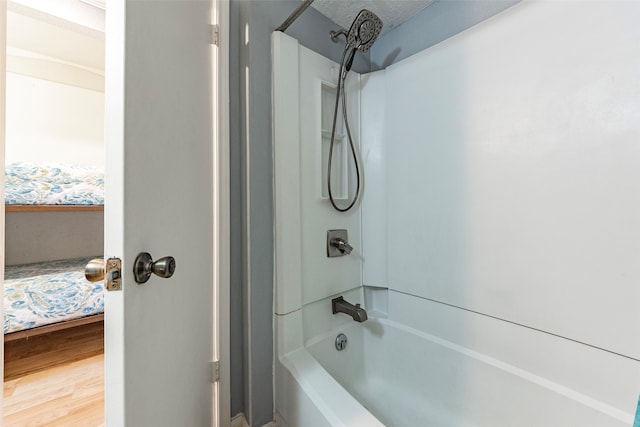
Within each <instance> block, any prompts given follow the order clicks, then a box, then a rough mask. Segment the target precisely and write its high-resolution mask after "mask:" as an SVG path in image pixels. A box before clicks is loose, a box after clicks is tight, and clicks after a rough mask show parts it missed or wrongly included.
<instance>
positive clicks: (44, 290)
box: [4, 257, 104, 338]
mask: <svg viewBox="0 0 640 427" xmlns="http://www.w3.org/2000/svg"><path fill="white" fill-rule="evenodd" d="M90 259H91V257H84V258H74V259H68V260H58V261H48V262H40V263H33V264H25V265H15V266H7V267H6V268H5V275H4V277H5V280H4V310H5V312H4V333H5V336H7V335H12V338H19V337H23V336H26V333H24V331H31V330H35V329H38V331H36V332H37V333H42V332H50V331H52V330H56V329H60V328H61V327H70V326H73V325H79V324H84V323H89V322H92V321H100V320H102V316H99V317H95V316H98V315H101V314H102V313H103V312H104V295H103V283H102V282H97V283H91V282H89V281H87V280H86V279H85V278H84V266H85V265H86V264H87V262H89V260H90ZM92 316H93V317H92ZM47 326H50V327H49V328H46V329H43V328H45V327H47ZM19 332H23V333H19ZM30 333H31V334H33V333H34V331H31V332H30Z"/></svg>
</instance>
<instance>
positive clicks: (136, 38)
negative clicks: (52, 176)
mask: <svg viewBox="0 0 640 427" xmlns="http://www.w3.org/2000/svg"><path fill="white" fill-rule="evenodd" d="M96 2H97V1H96V0H72V1H70V2H67V1H65V2H61V3H65V4H72V3H73V4H80V3H83V4H85V5H90V4H91V3H96ZM54 3H57V2H50V1H39V0H14V1H12V2H10V3H9V12H10V13H12V12H13V7H18V8H20V7H26V8H33V6H34V5H36V4H37V5H40V6H42V5H50V4H54ZM212 3H213V5H214V7H213V8H211V5H210V4H209V3H208V2H202V1H175V2H139V1H129V0H109V9H110V12H109V16H110V17H111V18H109V17H107V20H106V23H105V28H106V34H107V37H106V52H108V58H109V60H108V61H107V66H106V68H107V72H106V73H105V74H106V77H107V78H106V81H105V86H106V88H107V90H106V91H105V93H106V94H107V95H106V96H105V101H104V102H105V103H104V105H105V111H104V118H105V123H106V125H105V149H106V156H105V159H107V160H108V161H106V162H105V178H104V180H105V181H106V183H107V186H106V187H107V189H108V192H109V193H108V202H107V203H106V204H105V208H104V210H103V212H104V217H105V219H104V230H105V231H104V236H105V237H106V238H105V240H104V255H108V256H109V257H111V256H115V257H118V258H120V259H121V260H122V265H123V268H122V270H121V275H122V280H123V287H122V290H120V291H114V292H104V293H103V295H104V301H105V317H104V346H105V348H106V352H105V360H104V366H106V372H107V376H106V378H105V379H104V383H105V385H106V387H105V388H106V395H107V396H109V398H108V399H106V401H105V402H104V405H105V411H104V413H105V414H106V419H104V421H103V422H104V424H105V425H124V424H127V425H136V426H140V427H144V426H151V425H206V424H210V423H211V424H213V425H219V424H220V420H221V419H222V420H224V421H222V423H221V424H222V425H226V424H227V422H228V420H229V418H230V417H229V375H228V372H229V365H228V360H229V357H228V346H224V345H223V346H221V345H220V342H221V341H222V342H227V341H228V328H229V325H228V268H229V260H228V258H227V257H228V254H229V236H228V228H229V227H228V221H229V218H228V198H229V194H228V187H229V185H228V183H229V179H228V111H227V109H226V108H227V107H226V105H227V104H228V95H227V91H228V80H226V79H228V77H227V74H226V73H228V71H225V70H228V64H225V63H221V62H220V61H218V60H217V58H218V57H221V58H226V57H228V50H225V49H226V45H227V43H225V42H226V41H227V40H228V29H227V25H226V23H227V22H228V2H225V1H220V2H218V1H217V0H214V1H213V2H212ZM16 4H18V6H15V5H16ZM58 4H59V3H58ZM12 5H13V6H12ZM6 7H7V2H4V1H2V2H0V24H2V25H0V29H4V28H6V26H5V25H4V22H5V19H6V15H7V12H6ZM125 9H126V18H127V25H126V32H125V25H124V22H125V21H124V16H125V13H124V12H125ZM212 9H213V10H212ZM213 23H217V24H218V25H219V26H218V27H215V26H213V25H212V24H213ZM219 28H223V29H224V31H219V30H218V29H219ZM1 31H2V30H0V32H1ZM214 36H215V37H214ZM215 40H218V41H219V43H220V45H221V46H222V47H220V48H218V47H217V46H216V45H215ZM125 41H126V43H125ZM0 45H1V47H0V51H1V52H0V74H1V77H0V88H1V89H2V91H0V93H1V94H2V95H3V96H4V95H5V94H6V91H5V90H4V89H5V85H6V81H5V80H6V78H7V73H5V72H4V69H5V66H6V61H4V60H5V58H6V55H5V52H4V51H5V50H6V48H7V44H6V40H5V39H4V34H0ZM125 47H126V48H125ZM223 52H226V53H223ZM28 59H29V60H31V59H41V58H31V57H30V58H28ZM26 62H29V61H26ZM225 62H226V61H225ZM182 64H189V66H182ZM63 65H69V64H63ZM63 68H64V67H63ZM212 77H213V82H212ZM212 83H213V84H212ZM125 88H126V91H125ZM0 101H2V100H0ZM3 107H4V102H0V108H3ZM125 107H126V108H125ZM0 113H2V114H0V116H2V120H3V121H2V122H0V127H1V128H2V129H0V131H2V132H0V134H1V135H0V145H4V141H3V140H2V139H3V137H4V135H5V132H4V127H5V123H4V118H5V116H6V115H7V112H6V111H0ZM0 151H2V150H0ZM71 151H72V152H73V154H77V153H75V151H74V150H71ZM125 159H126V161H125ZM2 160H4V159H2ZM2 164H3V165H4V162H2ZM109 189H110V190H109ZM125 189H126V191H125ZM96 211H98V212H99V210H96ZM27 213H28V214H31V213H32V212H27ZM55 213H57V214H62V213H64V214H65V215H66V214H68V212H55ZM1 219H2V220H3V221H2V222H1V223H0V225H4V220H5V218H4V212H3V214H2V218H1ZM74 225H78V227H79V224H77V223H75V222H74ZM0 229H2V232H4V230H5V227H0ZM158 230H162V232H161V233H160V232H158ZM85 240H87V239H85ZM41 241H43V239H40V240H39V242H41ZM85 243H86V242H85ZM141 252H149V253H151V254H153V258H154V259H157V258H159V257H162V256H165V255H171V256H174V257H175V259H176V270H175V274H174V275H173V277H171V278H169V279H161V278H158V277H156V276H152V277H151V279H150V280H149V282H147V283H146V284H144V285H138V284H136V283H135V281H134V278H133V274H132V270H133V269H132V268H131V266H132V265H133V262H134V259H135V258H136V256H137V255H138V254H139V253H141ZM2 255H5V254H4V253H3V254H2ZM2 267H4V263H3V265H2ZM3 273H4V272H3ZM2 276H4V274H2ZM0 277H1V276H0ZM18 305H20V304H18ZM125 370H126V372H127V376H126V380H125V375H124V373H125ZM83 377H84V375H83ZM94 386H95V384H94ZM124 396H136V399H135V402H134V401H133V399H128V400H126V399H124ZM5 403H6V402H5ZM45 424H46V422H45ZM82 425H89V424H87V423H84V422H83V423H82Z"/></svg>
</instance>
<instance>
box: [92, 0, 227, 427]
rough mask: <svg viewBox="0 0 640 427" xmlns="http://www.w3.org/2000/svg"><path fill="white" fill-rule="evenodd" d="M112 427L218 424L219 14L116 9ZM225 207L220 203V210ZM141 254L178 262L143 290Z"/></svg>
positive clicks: (197, 4)
mask: <svg viewBox="0 0 640 427" xmlns="http://www.w3.org/2000/svg"><path fill="white" fill-rule="evenodd" d="M107 3H108V5H107V22H106V55H107V66H106V67H107V68H106V87H105V93H106V109H105V113H106V135H105V141H106V146H107V153H106V155H107V161H106V175H105V180H106V189H105V191H106V200H107V203H106V206H105V257H112V256H113V257H119V258H121V259H122V277H123V280H122V290H121V291H112V292H106V296H105V312H106V316H105V375H106V380H105V384H106V399H105V400H106V425H108V426H122V425H126V426H135V427H144V426H208V425H211V424H213V423H214V422H215V419H216V416H214V415H213V408H214V407H215V405H214V394H215V392H214V390H215V386H214V378H213V377H214V374H213V372H214V368H213V365H212V361H213V360H214V357H215V348H214V344H215V337H214V327H213V325H214V316H215V313H214V306H215V305H216V304H217V303H219V301H217V300H214V297H215V296H216V294H215V293H214V278H215V277H217V274H218V273H217V272H216V271H214V265H217V264H218V263H217V262H216V259H215V256H216V252H214V247H215V246H216V245H217V244H218V243H217V240H216V237H215V236H214V232H215V231H216V227H215V226H214V224H215V223H216V221H218V220H219V218H217V217H216V215H215V213H214V202H215V198H214V194H215V191H214V174H215V173H217V169H216V168H215V167H214V159H215V158H217V157H216V153H215V152H214V151H215V150H214V147H215V144H214V143H213V141H214V104H215V102H214V100H213V87H214V86H213V84H212V82H213V79H212V71H213V67H212V59H213V54H214V52H215V50H214V47H213V46H212V45H211V33H210V32H211V24H212V16H213V14H212V4H211V2H210V1H204V0H198V1H195V0H182V1H179V0H170V1H137V0H113V1H112V0H110V1H109V2H107ZM216 206H217V204H216ZM140 252H149V253H150V254H151V255H152V256H153V258H154V260H155V259H157V258H160V257H163V256H166V255H170V256H173V257H174V258H175V260H176V268H175V273H174V275H173V276H172V277H170V278H160V277H158V276H155V275H152V277H151V278H150V279H149V281H148V282H146V283H144V284H137V283H136V282H135V281H134V278H133V264H134V260H135V258H136V256H137V255H138V254H139V253H140Z"/></svg>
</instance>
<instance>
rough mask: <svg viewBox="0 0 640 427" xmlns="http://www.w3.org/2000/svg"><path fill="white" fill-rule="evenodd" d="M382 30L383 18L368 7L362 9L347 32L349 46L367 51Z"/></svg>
mask: <svg viewBox="0 0 640 427" xmlns="http://www.w3.org/2000/svg"><path fill="white" fill-rule="evenodd" d="M381 30H382V20H381V19H380V18H378V16H377V15H376V14H375V13H373V12H371V11H370V10H367V9H362V10H361V11H360V13H358V16H356V19H354V20H353V23H352V24H351V28H350V29H349V32H348V33H347V46H350V47H352V48H354V49H358V50H359V51H361V52H367V51H368V50H369V48H370V47H371V45H372V44H373V42H375V41H376V39H377V38H378V35H379V34H380V31H381Z"/></svg>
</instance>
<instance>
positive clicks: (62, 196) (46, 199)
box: [5, 162, 104, 205]
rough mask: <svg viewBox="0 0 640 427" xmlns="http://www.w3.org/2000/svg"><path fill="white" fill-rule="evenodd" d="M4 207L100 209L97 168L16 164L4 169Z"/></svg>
mask: <svg viewBox="0 0 640 427" xmlns="http://www.w3.org/2000/svg"><path fill="white" fill-rule="evenodd" d="M5 176H6V180H5V204H7V205H104V174H103V172H102V171H101V170H99V169H97V168H90V167H84V166H71V165H60V164H52V163H51V164H40V163H37V164H36V163H28V162H19V163H11V164H9V165H7V166H6V168H5Z"/></svg>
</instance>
